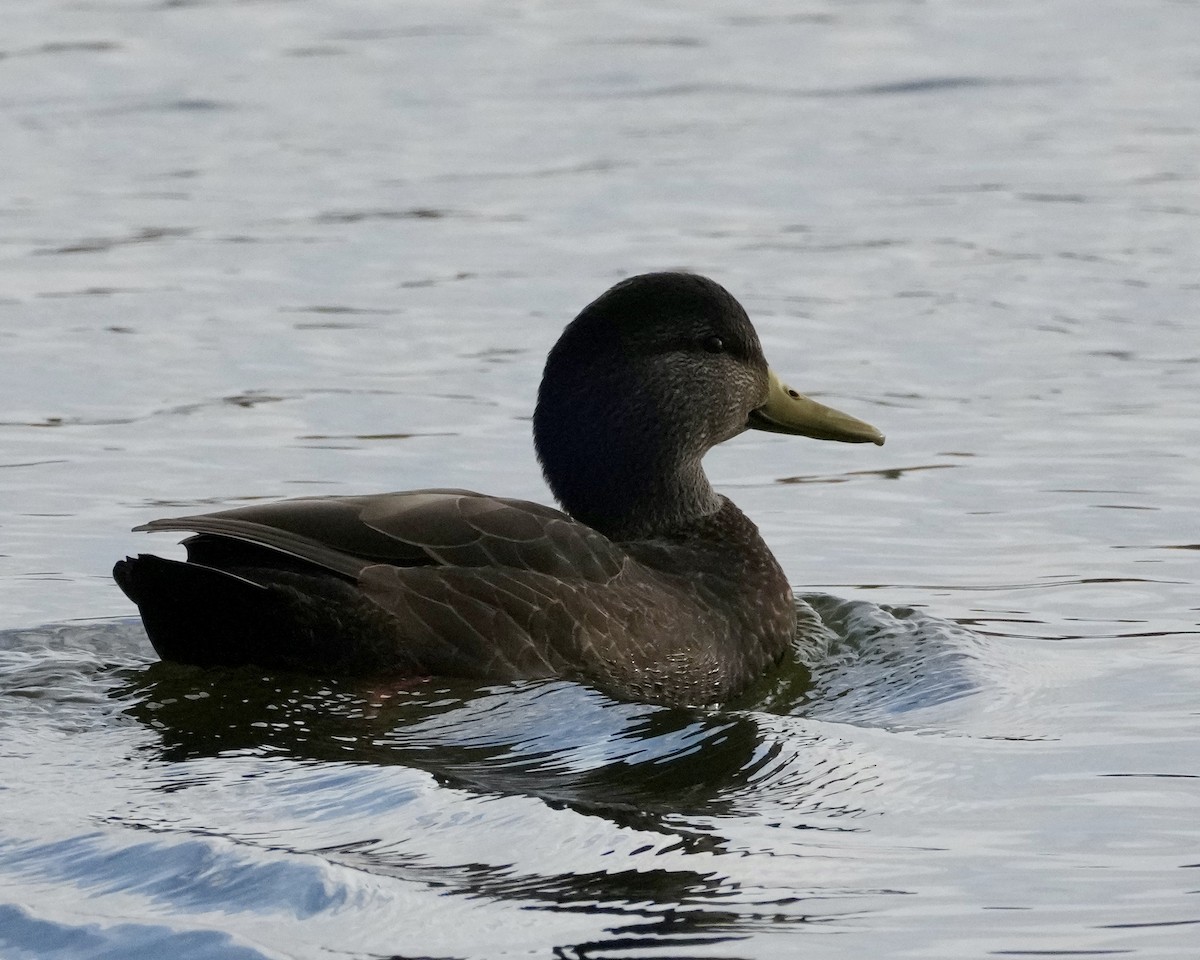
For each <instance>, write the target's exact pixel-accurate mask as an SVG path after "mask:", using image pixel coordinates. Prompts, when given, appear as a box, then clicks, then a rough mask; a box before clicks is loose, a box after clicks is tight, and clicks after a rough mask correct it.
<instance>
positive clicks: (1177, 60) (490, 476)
mask: <svg viewBox="0 0 1200 960" xmlns="http://www.w3.org/2000/svg"><path fill="white" fill-rule="evenodd" d="M1198 63H1200V29H1198V26H1197V9H1196V6H1195V4H1191V3H1184V2H1170V0H1147V2H1144V3H1141V4H1137V5H1129V6H1126V7H1123V8H1117V7H1112V8H1108V7H1106V8H1105V9H1104V11H1100V10H1099V9H1098V8H1097V7H1095V6H1094V5H1091V4H1087V3H1083V2H1082V0H1061V2H1058V3H1054V4H1044V3H1040V4H1039V3H1033V2H1028V0H1021V2H1015V3H1014V2H1006V3H999V2H995V0H952V2H945V3H936V4H933V3H909V2H900V0H878V2H865V3H855V4H835V3H821V2H818V3H808V4H784V3H766V4H757V5H755V6H754V7H753V8H752V9H751V8H750V7H747V6H746V5H744V4H735V3H730V2H726V3H717V2H707V0H702V2H698V3H693V4H688V5H663V4H634V3H630V2H628V0H610V2H603V3H593V4H569V5H562V4H559V5H541V4H532V3H525V4H512V3H498V2H485V0H479V2H463V3H453V4H447V3H441V4H432V3H430V4H419V3H405V4H389V3H363V2H359V3H354V4H339V3H336V2H333V0H311V2H306V3H299V2H283V0H262V2H255V3H248V2H247V3H239V2H226V3H219V2H211V3H209V2H203V0H201V2H190V3H171V2H168V3H161V4H153V3H138V2H129V3H124V4H111V3H72V4H56V3H44V4H35V5H25V6H23V7H21V8H20V9H12V10H6V11H5V28H4V31H3V35H2V36H0V143H2V144H3V145H4V146H3V149H0V359H2V360H3V364H2V373H0V957H3V958H4V960H10V958H11V960H25V958H38V960H41V958H53V960H58V958H84V957H86V958H98V957H112V958H118V957H119V958H155V960H157V958H161V957H164V956H170V957H173V958H178V960H192V958H210V957H211V958H222V960H224V958H237V960H241V958H285V957H286V958H291V957H296V958H310V957H311V958H328V957H347V958H374V957H418V956H425V957H439V958H442V957H464V958H492V957H497V958H500V957H516V956H520V957H531V956H533V957H538V956H544V957H558V958H565V960H573V958H577V960H582V958H588V960H598V958H617V957H620V958H635V957H636V958H684V957H689V958H690V957H715V958H728V960H736V958H755V960H758V958H774V957H779V958H789V960H790V958H793V957H796V956H815V957H822V958H825V957H829V958H842V957H845V958H855V960H857V958H861V957H888V958H905V957H914V958H917V957H919V958H923V960H924V958H938V957H945V958H950V960H961V958H967V957H985V956H1047V955H1049V956H1060V955H1061V956H1072V957H1079V956H1082V957H1090V956H1105V957H1107V956H1114V955H1115V956H1123V957H1124V956H1130V957H1141V958H1147V960H1150V958H1153V960H1158V958H1169V957H1181V958H1189V960H1190V958H1192V957H1195V956H1196V955H1197V953H1198V952H1200V873H1198V872H1197V871H1198V870H1200V852H1198V850H1200V842H1198V841H1200V827H1198V824H1200V708H1198V707H1197V702H1198V700H1197V696H1198V694H1197V691H1198V690H1200V655H1198V654H1197V643H1198V638H1200V600H1198V599H1197V598H1198V597H1200V591H1198V589H1197V587H1198V585H1200V571H1198V566H1197V558H1198V554H1197V550H1198V549H1200V507H1198V499H1197V497H1196V494H1195V490H1196V489H1197V486H1198V485H1200V465H1198V463H1197V458H1196V453H1195V450H1196V446H1197V440H1198V439H1200V432H1198V428H1197V423H1198V422H1200V332H1198V329H1197V319H1196V317H1197V313H1198V309H1200V280H1198V278H1197V273H1196V264H1197V262H1200V241H1198V240H1197V237H1198V236H1200V159H1198V158H1200V70H1198V69H1197V64H1198ZM668 268H689V269H693V270H697V271H699V272H703V273H706V274H709V275H711V276H713V277H714V278H715V279H717V280H718V281H720V282H721V283H723V284H724V285H726V286H727V287H728V288H729V289H730V290H731V291H732V292H733V293H734V294H735V295H736V296H738V297H739V299H741V300H742V302H743V303H744V304H745V305H746V306H747V308H748V310H749V312H750V314H751V316H752V318H753V319H754V321H755V324H756V326H757V328H758V330H759V332H760V334H761V336H762V339H763V342H764V346H765V349H766V352H767V355H768V358H769V359H770V360H771V363H772V366H773V367H774V368H775V369H777V370H778V371H780V373H781V374H782V375H783V376H785V377H786V378H787V379H788V381H789V382H790V383H792V384H793V385H794V386H796V387H798V388H801V389H804V390H805V391H806V392H809V393H811V394H814V395H817V396H819V397H821V398H822V399H824V400H827V401H829V402H832V403H834V404H835V405H837V406H839V407H842V408H844V409H847V410H850V411H851V412H853V413H856V414H859V415H861V416H863V417H864V418H866V419H868V420H870V421H871V422H873V423H876V424H877V425H878V426H880V427H881V428H882V429H883V430H884V431H885V432H886V433H887V435H888V444H887V446H885V447H883V448H882V449H877V448H871V449H869V450H867V449H862V448H857V447H855V448H850V447H846V446H843V445H836V444H819V443H810V442H805V441H802V440H796V439H794V438H781V437H773V436H769V435H762V434H759V435H746V436H743V437H741V438H738V439H737V440H735V441H733V442H731V443H729V444H726V445H724V446H723V447H722V448H720V449H718V450H716V451H714V453H713V454H712V455H710V457H709V458H708V460H707V461H706V466H707V468H708V471H709V474H710V476H711V477H712V478H713V479H714V481H715V482H716V483H717V485H718V487H719V489H721V491H722V492H724V493H726V494H727V495H729V496H730V497H732V498H733V499H734V500H736V501H737V502H738V504H739V505H740V506H742V508H743V509H744V510H745V511H746V512H747V513H748V514H749V515H750V516H751V517H752V518H753V519H754V520H755V521H756V522H757V523H758V524H759V525H760V527H761V529H762V530H763V533H764V536H765V537H766V539H767V541H768V542H769V543H770V544H771V546H772V548H773V549H774V550H775V552H776V554H777V556H778V557H779V558H780V560H781V562H782V563H783V565H784V567H785V569H786V570H787V571H788V573H789V576H790V577H791V579H792V581H793V583H794V584H795V586H796V589H797V593H798V596H801V597H803V598H806V599H807V601H808V602H809V603H810V604H811V605H812V608H813V610H814V611H815V616H816V618H817V620H819V621H820V625H819V629H818V628H817V624H816V621H814V622H813V623H814V629H815V630H817V633H816V636H818V638H819V642H816V643H813V644H809V645H806V646H804V647H803V648H802V649H799V650H798V651H797V656H796V659H795V662H794V663H793V664H792V665H791V666H790V667H789V669H787V670H785V671H784V672H783V673H782V674H780V675H778V676H776V677H773V678H771V679H770V680H769V681H767V682H764V683H763V684H762V685H760V686H759V687H758V688H756V689H755V690H753V691H751V692H750V693H749V694H747V696H746V697H745V698H743V699H742V700H740V701H739V702H737V703H734V704H730V705H728V706H727V707H725V708H722V709H719V710H712V711H688V710H667V709H663V708H657V707H650V706H645V705H640V704H629V703H621V702H617V701H614V700H611V699H609V698H607V697H606V696H604V695H602V694H600V693H598V692H596V691H593V690H590V689H588V688H586V687H584V686H580V685H576V684H571V683H565V682H538V683H524V684H516V685H511V686H502V687H489V688H478V687H475V686H472V685H470V684H461V683H455V684H447V683H442V682H431V683H418V684H411V685H409V686H406V687H398V688H384V687H379V686H375V685H371V684H364V683H351V682H348V681H338V682H332V681H321V680H319V679H311V678H308V679H306V678H300V677H291V676H283V675H263V674H261V673H258V672H255V671H199V670H192V669H184V668H180V667H174V666H170V665H165V664H160V663H157V662H156V660H155V658H154V656H153V654H152V651H151V650H150V648H149V645H148V643H147V641H146V639H145V635H144V633H143V632H142V630H141V626H140V624H139V622H138V621H137V620H136V619H134V618H133V617H132V614H133V610H132V609H131V607H130V605H129V604H128V602H127V601H126V600H125V598H124V597H123V596H122V595H121V594H120V592H119V591H118V590H117V589H116V588H115V586H114V585H113V584H112V583H111V580H110V579H109V574H108V571H109V570H110V569H111V566H112V563H113V561H114V560H116V559H117V558H119V557H120V556H123V555H124V554H126V553H132V552H137V551H139V550H148V549H153V550H155V551H158V552H162V553H168V554H171V553H173V552H175V555H178V553H177V548H176V547H174V546H173V545H172V541H171V540H170V538H168V537H162V536H159V537H154V538H148V537H146V536H145V535H137V534H131V533H127V531H128V530H129V528H130V527H132V526H134V525H136V524H138V523H141V522H144V521H146V520H148V519H150V518H153V517H157V516H169V515H172V514H174V513H187V512H194V511H195V510H196V509H197V508H204V507H209V506H212V507H214V508H215V507H217V506H221V505H234V504H238V503H245V502H248V501H250V500H253V499H258V498H271V497H283V496H295V495H301V494H322V493H360V492H372V491H382V490H392V489H405V488H417V487H423V486H445V485H453V486H460V487H468V488H477V489H484V490H487V491H492V492H496V493H501V494H505V495H509V496H519V497H526V498H529V499H535V500H543V501H544V500H546V499H547V498H548V494H547V492H546V490H545V487H544V484H543V483H542V480H541V477H540V475H539V472H538V468H537V464H536V461H535V459H534V456H533V451H532V445H531V443H530V439H529V422H528V418H529V415H530V412H531V409H532V404H533V398H534V394H535V391H536V385H537V379H538V376H539V374H540V369H541V363H542V360H543V358H544V356H545V352H546V350H547V349H548V348H549V346H550V344H551V343H552V342H553V341H554V339H555V337H556V336H557V334H558V332H559V331H560V330H561V328H562V326H563V324H564V323H565V322H566V321H567V320H569V319H570V318H571V317H572V316H573V315H574V313H575V312H577V311H578V309H579V308H580V307H581V306H582V305H583V304H585V303H586V302H588V301H589V300H590V299H592V298H593V297H594V296H596V295H597V294H598V293H599V292H601V291H602V290H603V289H605V288H606V287H607V286H609V285H610V284H611V283H612V282H614V281H615V280H616V279H618V278H620V277H622V276H625V275H628V274H631V273H636V272H642V271H645V270H653V269H668Z"/></svg>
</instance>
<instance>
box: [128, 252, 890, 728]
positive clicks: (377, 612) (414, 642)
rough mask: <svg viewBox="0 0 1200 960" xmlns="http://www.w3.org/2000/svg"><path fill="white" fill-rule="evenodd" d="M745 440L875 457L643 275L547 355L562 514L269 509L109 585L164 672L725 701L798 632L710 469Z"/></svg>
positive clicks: (200, 533)
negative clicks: (812, 442)
mask: <svg viewBox="0 0 1200 960" xmlns="http://www.w3.org/2000/svg"><path fill="white" fill-rule="evenodd" d="M746 430H765V431H769V432H773V433H779V434H790V435H795V436H805V437H810V438H815V439H820V440H835V441H842V442H848V443H874V444H879V445H882V444H883V442H884V436H883V434H882V433H880V431H879V430H878V429H876V428H875V427H873V426H871V425H870V424H868V423H866V422H864V421H862V420H859V419H857V418H856V417H853V416H851V415H849V414H847V413H843V412H841V411H839V410H836V409H833V408H832V407H828V406H825V405H824V404H821V403H819V402H817V401H816V400H813V399H812V398H809V397H806V396H804V395H802V394H800V393H798V392H797V391H795V390H793V389H791V388H790V387H788V386H787V385H786V383H784V381H783V380H782V379H780V378H779V376H777V375H776V374H775V372H774V371H773V370H772V369H771V368H770V367H769V366H768V364H767V361H766V359H765V357H764V355H763V349H762V345H761V343H760V341H759V337H758V335H757V333H756V332H755V329H754V327H753V325H752V324H751V322H750V318H749V317H748V316H747V313H746V311H745V309H744V308H743V307H742V305H741V304H740V303H738V301H737V300H736V299H735V298H734V297H733V296H732V295H731V294H730V293H729V292H728V291H727V290H726V289H725V288H724V287H722V286H721V285H720V284H718V283H716V282H715V281H713V280H711V279H709V278H707V277H704V276H700V275H698V274H693V273H682V272H665V273H648V274H642V275H639V276H634V277H630V278H628V279H625V280H622V281H621V282H619V283H617V284H616V285H615V286H613V287H612V288H611V289H609V290H607V291H606V292H605V293H603V294H602V295H601V296H600V297H598V298H597V299H595V300H593V301H592V302H591V303H590V304H588V305H587V306H586V307H585V308H584V309H583V310H582V311H581V312H580V313H579V315H578V316H577V317H575V319H574V320H572V321H571V322H570V323H569V324H568V325H567V327H566V328H565V330H564V331H563V333H562V335H561V336H560V337H559V339H558V341H557V342H556V343H555V344H554V346H553V348H552V349H551V350H550V353H549V356H548V358H547V360H546V364H545V368H544V371H543V375H542V380H541V385H540V387H539V390H538V394H537V401H536V405H535V409H534V413H533V439H534V447H535V451H536V454H537V457H538V459H539V461H540V464H541V468H542V473H543V475H544V477H545V479H546V482H547V485H548V486H549V488H550V491H551V492H552V493H553V495H554V497H555V499H556V500H557V501H558V504H559V505H560V507H561V509H557V508H554V507H550V506H545V505H542V504H539V503H534V502H529V501H525V500H519V499H513V498H508V497H503V496H496V495H491V494H484V493H476V492H473V491H469V490H460V489H453V488H436V489H422V490H411V491H405V492H398V493H382V494H370V495H356V496H322V497H304V498H299V499H289V500H282V501H276V502H266V503H256V504H253V505H250V506H242V507H236V508H233V509H228V510H219V511H216V512H212V513H202V514H197V515H194V516H185V517H174V518H168V519H159V520H152V521H150V522H149V523H145V524H142V525H141V526H138V527H135V528H134V530H135V531H150V532H163V531H166V532H176V533H181V532H182V533H187V534H190V536H188V537H187V539H185V540H183V541H182V542H183V544H184V546H185V547H186V551H187V556H186V560H171V559H166V558H162V557H159V556H156V555H153V554H140V555H138V556H135V557H126V558H125V559H124V560H121V561H119V562H118V563H117V564H116V566H115V568H114V570H113V577H114V578H115V580H116V582H117V584H118V585H119V586H120V588H121V590H122V591H124V593H125V595H126V596H127V597H128V598H129V599H130V600H132V601H133V602H134V603H135V604H136V605H137V607H138V610H139V612H140V614H141V619H142V622H143V624H144V626H145V629H146V633H147V635H148V637H149V640H150V643H151V645H152V646H153V648H154V650H155V652H156V653H157V654H158V656H159V657H160V658H161V659H162V660H164V661H171V662H177V663H183V664H191V665H194V666H197V667H238V666H253V667H258V668H263V669H267V670H280V671H294V672H301V673H307V674H316V675H323V676H331V677H332V676H344V677H372V678H383V677H388V678H396V679H404V680H408V679H417V678H428V677H445V678H468V679H474V680H477V681H479V682H480V683H482V684H497V683H507V682H511V681H518V680H528V679H540V678H563V679H568V680H574V681H578V682H582V683H585V684H589V685H591V686H593V687H596V688H599V689H600V690H602V691H605V692H607V693H609V694H611V695H612V696H614V697H617V698H620V699H627V700H634V701H642V702H647V703H657V704H664V705H668V706H704V705H713V704H719V703H721V702H723V701H727V700H729V699H730V698H732V697H735V696H737V695H738V694H739V693H741V692H742V691H744V690H745V689H746V688H747V686H749V685H750V684H752V683H753V682H754V681H756V680H757V679H759V678H760V677H762V676H763V675H765V674H766V673H767V672H768V671H770V670H771V669H772V668H773V667H775V666H776V665H777V664H779V663H780V662H781V661H782V660H783V659H784V658H785V656H786V654H787V653H788V651H789V650H791V649H792V646H793V643H794V641H795V634H796V631H797V614H796V606H795V600H794V596H793V592H792V588H791V586H790V584H789V581H788V579H787V577H786V576H785V574H784V572H783V569H782V568H781V567H780V565H779V563H778V561H777V560H776V559H775V557H774V555H773V554H772V553H771V551H770V549H769V548H768V547H767V545H766V543H765V542H764V541H763V538H762V536H761V535H760V533H759V531H758V528H757V527H756V526H755V524H754V523H753V522H752V521H751V520H750V519H749V518H748V517H747V516H746V515H745V514H744V513H742V511H741V510H739V509H738V508H737V507H736V506H735V505H734V504H733V502H732V501H731V500H729V498H728V497H725V496H723V495H722V494H719V493H717V492H716V491H715V490H714V489H713V487H712V484H711V483H710V482H709V480H708V478H707V476H706V475H705V472H704V469H703V467H702V465H701V461H702V460H703V458H704V455H705V454H706V453H707V452H708V451H709V450H711V449H712V448H713V447H714V446H716V445H717V444H720V443H724V442H725V441H727V440H730V439H732V438H734V437H736V436H738V435H739V434H741V433H743V432H744V431H746Z"/></svg>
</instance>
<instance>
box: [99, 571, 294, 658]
mask: <svg viewBox="0 0 1200 960" xmlns="http://www.w3.org/2000/svg"><path fill="white" fill-rule="evenodd" d="M113 579H115V580H116V581H117V585H118V586H119V587H120V588H121V589H122V590H124V591H125V595H126V596H127V597H129V599H130V600H132V601H133V602H134V603H136V604H137V605H138V610H140V611H141V614H142V622H143V623H144V624H145V625H146V633H147V634H149V636H150V643H151V644H153V646H154V649H155V651H156V652H157V653H158V655H159V656H160V657H162V658H163V659H164V660H174V661H176V662H178V663H191V664H196V665H197V666H214V665H216V664H225V665H230V666H236V665H239V664H246V663H260V664H264V665H265V663H264V661H271V660H274V659H276V656H278V654H279V653H280V652H282V651H279V650H278V646H279V641H280V639H281V638H280V636H279V634H280V629H281V625H283V624H286V623H287V622H288V621H290V620H291V612H290V611H289V610H288V609H287V606H288V604H287V602H286V597H285V596H284V595H283V594H282V593H281V592H280V591H278V590H273V589H271V588H269V587H265V586H262V585H260V584H257V583H253V582H251V581H250V580H246V579H243V578H242V577H239V576H236V575H234V574H232V573H227V572H225V571H223V570H216V569H214V568H212V567H203V566H199V565H198V564H194V563H181V562H179V561H177V560H164V559H162V558H161V557H156V556H153V555H151V554H145V553H143V554H141V555H140V556H137V557H128V558H126V559H125V560H120V561H118V562H117V565H116V566H115V567H113ZM272 648H274V649H272ZM271 654H274V656H272V655H271Z"/></svg>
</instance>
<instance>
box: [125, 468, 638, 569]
mask: <svg viewBox="0 0 1200 960" xmlns="http://www.w3.org/2000/svg"><path fill="white" fill-rule="evenodd" d="M134 529H135V530H144V531H150V532H161V531H173V530H175V531H189V532H192V533H194V534H197V536H194V537H192V538H190V539H188V540H186V541H185V544H186V545H187V548H188V560H189V561H190V562H192V563H199V564H203V565H206V566H214V567H218V568H229V567H232V566H258V565H262V564H266V565H273V564H270V563H268V562H267V560H268V557H269V554H270V553H278V554H282V555H283V556H284V557H287V558H290V559H291V560H292V561H302V562H303V563H306V564H311V565H315V566H316V567H319V568H322V569H324V570H326V571H329V572H331V573H335V574H339V575H341V576H343V577H346V578H348V579H351V580H357V579H359V578H360V576H361V575H362V574H363V571H364V570H366V569H367V568H368V567H372V566H377V565H387V566H392V567H419V566H440V567H475V568H478V567H503V568H508V569H510V570H521V571H529V572H531V573H539V574H544V575H546V576H550V577H556V578H564V579H573V580H579V579H582V580H589V581H592V582H596V581H602V582H603V581H607V580H610V579H611V578H612V577H614V576H616V574H617V573H618V572H619V571H620V569H621V567H622V565H623V564H624V562H625V561H626V560H628V557H627V555H626V554H625V552H624V550H622V549H621V548H620V547H619V546H617V545H616V544H614V543H613V542H612V541H611V540H609V539H608V538H607V537H605V536H603V535H602V534H600V533H597V532H596V531H595V530H593V529H592V528H590V527H587V526H585V525H583V524H581V523H578V522H576V521H575V520H572V519H571V518H570V517H569V516H567V515H566V514H565V513H563V512H562V511H560V510H555V509H554V508H552V507H547V506H543V505H542V504H538V503H532V502H529V501H525V500H515V499H511V498H506V497H493V496H488V495H486V494H481V493H474V492H472V491H470V490H455V489H429V490H410V491H406V492H403V493H385V494H372V495H368V496H359V497H313V498H305V499H295V500H281V501H276V502H272V503H264V504H255V505H253V506H248V507H238V508H235V509H232V510H222V511H218V512H214V513H205V514H198V515H196V516H189V517H172V518H170V519H164V520H153V521H151V522H150V523H146V524H143V525H142V526H139V527H135V528H134Z"/></svg>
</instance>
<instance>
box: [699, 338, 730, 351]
mask: <svg viewBox="0 0 1200 960" xmlns="http://www.w3.org/2000/svg"><path fill="white" fill-rule="evenodd" d="M700 345H701V346H702V347H704V349H705V350H707V351H708V352H709V353H720V352H721V351H723V350H724V349H725V341H724V340H722V339H721V338H720V337H717V336H712V337H705V338H704V339H703V340H701V341H700Z"/></svg>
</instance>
